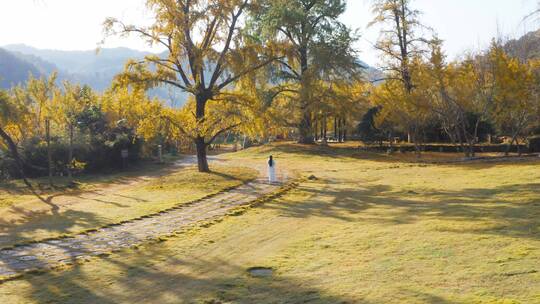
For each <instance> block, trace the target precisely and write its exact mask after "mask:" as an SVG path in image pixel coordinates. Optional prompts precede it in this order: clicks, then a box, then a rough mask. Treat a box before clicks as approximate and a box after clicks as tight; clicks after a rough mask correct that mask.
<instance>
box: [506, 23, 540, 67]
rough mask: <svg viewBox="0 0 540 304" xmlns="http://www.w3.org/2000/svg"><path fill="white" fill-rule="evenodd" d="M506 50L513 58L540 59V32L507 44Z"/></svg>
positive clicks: (526, 35) (534, 32) (531, 33)
mask: <svg viewBox="0 0 540 304" xmlns="http://www.w3.org/2000/svg"><path fill="white" fill-rule="evenodd" d="M504 48H505V50H506V51H507V52H508V53H509V54H510V55H512V56H514V57H517V58H520V59H523V60H526V59H539V58H540V30H538V31H533V32H529V33H527V34H525V35H523V36H522V37H520V38H519V39H513V40H509V41H508V42H506V44H505V45H504Z"/></svg>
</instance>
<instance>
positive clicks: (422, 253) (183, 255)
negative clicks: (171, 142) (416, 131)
mask: <svg viewBox="0 0 540 304" xmlns="http://www.w3.org/2000/svg"><path fill="white" fill-rule="evenodd" d="M270 153H271V154H273V155H275V156H276V161H277V163H278V165H279V167H278V169H284V168H287V169H291V170H297V171H298V172H302V173H303V174H305V175H314V176H315V178H312V179H311V180H306V181H305V182H302V184H301V185H300V187H299V188H298V189H296V190H293V192H290V193H289V194H287V195H285V196H284V197H282V198H279V199H276V200H274V201H270V202H267V203H266V204H264V205H261V206H259V207H257V208H255V209H251V210H250V211H248V212H246V213H243V214H242V216H233V217H229V218H226V219H225V220H224V221H221V222H220V223H216V224H214V225H212V226H210V227H208V228H203V229H195V230H190V231H186V232H185V233H184V234H181V235H179V236H178V237H174V238H171V239H169V240H167V241H166V242H161V243H156V244H149V245H146V246H143V247H140V248H139V249H138V250H131V249H130V250H127V251H123V252H121V253H118V254H113V255H111V256H109V257H106V258H104V259H100V260H94V261H91V262H88V263H85V264H83V265H79V266H76V267H73V268H69V269H66V270H64V271H57V272H52V273H46V274H43V275H40V276H27V277H25V278H24V279H22V280H17V281H12V282H6V283H4V284H3V285H1V286H0V299H2V300H3V301H4V302H9V303H19V302H20V303H44V302H48V301H53V302H54V301H61V302H64V303H95V302H96V301H99V302H103V303H119V302H124V303H125V302H134V301H139V302H141V301H142V302H147V303H179V302H180V303H181V302H186V303H277V302H279V303H281V302H286V303H298V302H310V303H538V302H540V287H539V286H540V269H539V268H538V259H539V258H540V251H539V249H538V248H540V239H539V235H540V231H539V230H538V227H539V224H540V220H539V219H540V217H539V215H540V193H539V192H538V191H537V189H538V187H540V185H539V184H538V182H537V181H538V180H540V171H539V170H538V166H539V162H538V161H535V160H529V161H523V162H519V163H507V162H505V163H492V162H471V163H458V164H426V163H420V162H417V161H416V160H415V158H414V157H412V158H411V159H410V160H407V159H405V160H402V159H400V158H399V156H391V157H388V156H386V155H378V154H369V153H358V152H357V150H356V149H352V148H349V147H346V146H343V147H327V148H320V149H319V148H312V147H305V146H299V145H289V144H280V145H274V146H264V147H258V148H253V149H248V150H246V151H242V152H239V153H234V154H229V155H228V157H227V158H228V159H229V162H230V163H241V164H249V163H253V164H257V163H260V162H261V161H262V159H263V158H264V157H265V156H267V155H268V154H270ZM258 268H262V269H267V268H269V269H271V270H272V274H271V275H270V276H263V277H258V276H253V275H251V274H250V273H249V272H248V271H249V270H250V269H258ZM149 285H151V286H153V287H152V292H151V293H149V292H148V291H147V286H149Z"/></svg>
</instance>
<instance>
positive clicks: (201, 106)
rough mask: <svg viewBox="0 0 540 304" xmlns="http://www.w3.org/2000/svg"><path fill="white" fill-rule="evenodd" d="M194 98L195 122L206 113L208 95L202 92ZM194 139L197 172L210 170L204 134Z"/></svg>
mask: <svg viewBox="0 0 540 304" xmlns="http://www.w3.org/2000/svg"><path fill="white" fill-rule="evenodd" d="M195 98H196V109H195V117H196V118H197V122H202V121H203V120H204V117H205V114H206V102H207V101H208V99H209V96H208V93H206V92H202V93H199V94H198V95H197V96H195ZM194 141H195V148H196V149H197V165H198V169H199V172H210V168H209V167H208V159H207V157H206V148H207V144H206V141H205V140H204V136H200V135H198V136H197V137H196V138H195V140H194Z"/></svg>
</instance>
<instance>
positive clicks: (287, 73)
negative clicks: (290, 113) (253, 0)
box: [252, 0, 359, 144]
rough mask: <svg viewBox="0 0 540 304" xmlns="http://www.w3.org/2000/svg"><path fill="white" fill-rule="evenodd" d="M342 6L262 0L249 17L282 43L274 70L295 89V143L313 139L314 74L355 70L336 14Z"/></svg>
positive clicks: (319, 0) (331, 0) (339, 2)
mask: <svg viewBox="0 0 540 304" xmlns="http://www.w3.org/2000/svg"><path fill="white" fill-rule="evenodd" d="M345 8H346V2H345V1H344V0H268V1H264V2H263V5H262V12H261V14H259V15H257V16H254V18H253V20H252V22H253V25H255V28H256V30H257V33H259V34H260V37H261V38H263V39H267V40H277V41H278V42H279V43H280V44H282V45H284V46H285V49H284V51H285V55H286V58H283V59H280V60H279V61H278V64H279V66H278V68H277V71H276V74H275V76H277V79H276V81H281V83H280V84H281V85H282V86H281V87H280V88H281V89H283V91H284V92H288V93H294V95H295V96H294V97H295V100H296V102H295V103H296V105H297V108H298V110H299V112H300V113H299V116H300V117H299V119H298V121H297V122H296V125H297V128H298V131H299V139H298V141H299V142H300V143H305V144H310V143H313V142H314V138H313V132H312V131H313V130H312V123H313V122H312V116H313V113H314V111H315V110H316V108H317V106H316V103H317V101H318V96H316V95H314V92H315V91H316V88H315V87H316V86H317V85H318V84H319V83H320V80H332V79H336V78H338V79H339V78H350V76H352V75H354V74H355V73H356V72H357V71H358V67H359V66H358V65H357V64H356V58H355V55H356V52H355V50H354V49H353V47H352V45H353V43H354V42H355V40H356V35H355V34H354V33H353V31H352V30H351V29H349V28H348V27H347V26H345V25H344V24H343V23H341V22H339V20H338V19H339V17H340V16H341V15H342V14H343V13H344V12H345Z"/></svg>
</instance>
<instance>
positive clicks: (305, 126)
mask: <svg viewBox="0 0 540 304" xmlns="http://www.w3.org/2000/svg"><path fill="white" fill-rule="evenodd" d="M298 131H299V138H298V142H299V143H301V144H313V143H315V141H314V140H313V136H312V130H311V115H310V113H309V112H304V113H303V115H302V121H301V122H300V125H299V127H298Z"/></svg>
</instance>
